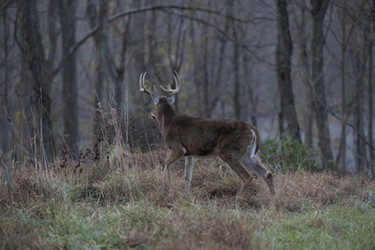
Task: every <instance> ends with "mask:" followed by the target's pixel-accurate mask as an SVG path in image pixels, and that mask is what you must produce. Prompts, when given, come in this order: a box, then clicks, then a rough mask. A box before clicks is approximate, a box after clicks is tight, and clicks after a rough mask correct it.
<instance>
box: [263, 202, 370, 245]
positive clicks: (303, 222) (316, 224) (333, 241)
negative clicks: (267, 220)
mask: <svg viewBox="0 0 375 250" xmlns="http://www.w3.org/2000/svg"><path fill="white" fill-rule="evenodd" d="M256 235H257V237H259V238H258V241H259V242H264V241H265V239H269V244H270V247H271V248H273V249H348V250H349V249H374V248H375V209H374V208H371V207H370V206H355V207H351V208H347V207H343V206H332V207H329V208H326V209H323V210H311V211H308V212H307V213H303V214H301V213H297V214H288V215H285V216H283V217H282V218H280V219H279V220H276V221H275V222H274V223H273V225H272V226H271V227H268V228H267V229H266V230H264V232H257V234H256Z"/></svg>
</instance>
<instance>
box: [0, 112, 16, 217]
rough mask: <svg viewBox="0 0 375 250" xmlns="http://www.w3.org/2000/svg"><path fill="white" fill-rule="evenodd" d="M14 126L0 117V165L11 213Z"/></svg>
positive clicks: (4, 117)
mask: <svg viewBox="0 0 375 250" xmlns="http://www.w3.org/2000/svg"><path fill="white" fill-rule="evenodd" d="M13 132H14V126H13V123H12V121H11V120H10V119H9V118H8V117H6V116H0V164H1V165H2V166H3V169H4V172H5V178H6V181H7V186H8V194H9V204H10V208H11V212H12V213H13V191H12V183H11V176H10V172H9V166H10V162H11V154H12V152H11V147H12V141H13Z"/></svg>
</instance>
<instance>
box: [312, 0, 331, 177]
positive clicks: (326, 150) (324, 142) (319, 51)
mask: <svg viewBox="0 0 375 250" xmlns="http://www.w3.org/2000/svg"><path fill="white" fill-rule="evenodd" d="M328 5H329V0H311V6H312V10H311V14H312V18H313V34H312V36H313V37H312V41H311V50H312V75H311V82H312V84H313V90H314V96H313V107H314V112H315V116H316V122H317V125H318V127H317V129H318V138H319V148H320V152H321V154H322V160H323V166H324V167H326V168H328V169H331V170H333V169H334V163H333V155H332V149H331V138H330V132H329V123H328V112H327V98H326V93H325V86H324V56H323V52H324V43H325V36H324V32H323V22H324V17H325V15H326V12H327V9H328Z"/></svg>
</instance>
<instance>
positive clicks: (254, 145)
mask: <svg viewBox="0 0 375 250" xmlns="http://www.w3.org/2000/svg"><path fill="white" fill-rule="evenodd" d="M250 131H251V133H252V134H253V138H254V139H253V141H252V143H251V144H250V145H249V146H248V147H247V151H248V152H249V153H250V159H251V158H253V157H254V155H255V150H256V148H257V137H256V134H255V133H254V131H253V130H252V129H250Z"/></svg>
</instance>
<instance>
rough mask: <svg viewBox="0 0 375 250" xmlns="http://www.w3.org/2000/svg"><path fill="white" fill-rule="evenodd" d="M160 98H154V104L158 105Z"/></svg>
mask: <svg viewBox="0 0 375 250" xmlns="http://www.w3.org/2000/svg"><path fill="white" fill-rule="evenodd" d="M159 101H160V100H159V96H155V97H154V104H155V105H156V104H158V103H159Z"/></svg>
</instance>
